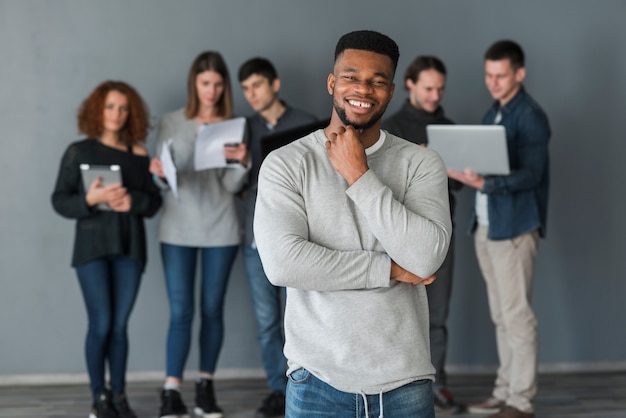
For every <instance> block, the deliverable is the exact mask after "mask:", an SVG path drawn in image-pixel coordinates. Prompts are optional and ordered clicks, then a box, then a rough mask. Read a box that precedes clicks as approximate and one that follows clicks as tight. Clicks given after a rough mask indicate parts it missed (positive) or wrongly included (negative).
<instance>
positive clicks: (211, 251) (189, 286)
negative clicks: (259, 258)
mask: <svg viewBox="0 0 626 418" xmlns="http://www.w3.org/2000/svg"><path fill="white" fill-rule="evenodd" d="M238 249H239V246H237V245H232V246H226V247H206V248H197V247H185V246H181V245H172V244H166V243H161V257H162V259H163V268H164V270H165V284H166V286H167V295H168V298H169V302H170V326H169V330H168V334H167V362H166V363H167V364H166V373H167V376H168V377H177V378H179V379H182V378H183V370H184V368H185V362H186V361H187V355H188V354H189V347H190V345H191V325H192V322H193V316H194V305H195V301H194V290H195V277H196V261H197V257H198V253H200V258H201V260H202V268H201V279H202V283H201V287H200V307H201V312H202V315H201V321H202V322H201V325H200V371H202V372H207V373H213V372H214V371H215V365H216V364H217V359H218V357H219V354H220V350H221V349H222V342H223V338H224V298H225V295H226V286H227V284H228V277H229V276H230V269H231V267H232V265H233V262H234V261H235V257H236V256H237V251H238Z"/></svg>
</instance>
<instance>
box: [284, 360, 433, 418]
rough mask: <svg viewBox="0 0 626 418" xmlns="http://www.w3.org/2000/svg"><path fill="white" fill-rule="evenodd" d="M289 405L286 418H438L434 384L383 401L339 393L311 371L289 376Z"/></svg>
mask: <svg viewBox="0 0 626 418" xmlns="http://www.w3.org/2000/svg"><path fill="white" fill-rule="evenodd" d="M355 379H358V371H355ZM366 402H367V403H366ZM286 403H287V405H286V412H285V418H317V417H354V418H368V417H382V416H386V417H392V418H435V409H434V404H433V390H432V382H431V381H430V380H418V381H415V382H412V383H409V384H407V385H404V386H401V387H399V388H397V389H394V390H391V391H389V392H385V393H383V394H382V398H381V396H380V395H379V394H377V395H365V397H364V396H363V395H362V394H360V393H347V392H342V391H339V390H337V389H335V388H333V387H332V386H330V385H328V384H326V383H324V382H322V381H321V380H319V379H318V378H316V377H315V376H313V375H312V374H311V373H310V372H309V371H308V370H306V369H298V370H296V371H294V372H293V373H291V375H289V382H288V383H287V399H286Z"/></svg>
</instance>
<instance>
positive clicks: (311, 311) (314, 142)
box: [254, 31, 452, 418]
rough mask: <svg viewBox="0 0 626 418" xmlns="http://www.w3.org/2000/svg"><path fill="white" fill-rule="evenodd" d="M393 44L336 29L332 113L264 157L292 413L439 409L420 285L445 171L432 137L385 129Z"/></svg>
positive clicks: (444, 226) (440, 216) (440, 230)
mask: <svg viewBox="0 0 626 418" xmlns="http://www.w3.org/2000/svg"><path fill="white" fill-rule="evenodd" d="M398 57H399V53H398V47H397V45H396V43H395V42H394V41H393V40H391V39H390V38H389V37H387V36H385V35H382V34H380V33H377V32H373V31H356V32H351V33H348V34H346V35H344V36H343V37H341V38H340V40H339V42H338V43H337V47H336V49H335V63H334V68H333V72H332V73H331V74H330V75H329V76H328V82H327V88H328V93H329V94H330V95H331V96H332V98H333V111H332V114H331V120H330V124H329V126H328V127H326V128H325V129H320V130H318V131H315V132H313V133H312V134H310V135H308V136H306V137H304V138H301V139H299V140H297V141H295V142H293V143H291V144H289V145H287V146H285V147H283V148H280V149H278V150H276V151H274V152H273V153H271V154H270V155H269V156H268V157H267V158H266V160H265V161H264V163H263V165H262V167H261V172H260V175H259V187H258V197H257V205H256V211H255V220H254V233H255V237H256V242H257V246H258V250H259V254H260V256H261V260H262V261H263V267H264V269H265V272H266V273H267V276H268V279H269V280H270V281H271V282H272V284H274V285H276V286H285V287H287V306H286V311H285V337H286V341H285V355H286V357H287V360H288V371H287V375H288V376H289V382H288V384H287V399H286V404H287V405H286V416H287V417H316V416H321V415H326V416H328V414H329V413H330V414H331V415H332V416H357V417H360V416H366V417H367V416H369V413H370V412H371V413H372V415H374V416H379V415H380V416H382V415H383V408H384V412H385V413H386V414H387V416H392V417H424V418H428V417H432V418H434V416H435V415H434V408H433V398H432V388H431V385H432V380H433V379H434V373H435V369H434V368H433V366H432V364H431V362H430V351H429V337H428V327H429V325H428V302H427V299H426V290H425V287H424V285H426V284H429V283H431V282H432V281H433V280H434V277H433V274H434V273H435V271H436V270H437V269H438V268H439V266H440V265H441V263H442V262H443V260H444V258H445V256H446V253H447V250H448V245H449V241H450V234H451V228H452V227H451V221H450V210H449V204H448V191H447V181H448V180H447V174H446V170H445V167H444V165H443V162H442V161H441V159H440V158H439V156H438V155H437V154H436V153H435V152H434V151H432V150H430V149H427V148H423V147H420V146H418V145H416V144H413V143H410V142H408V141H405V140H403V139H400V138H398V137H396V136H393V135H390V134H386V133H385V132H383V131H381V130H380V119H381V117H382V115H383V114H384V112H385V109H386V108H387V105H388V104H389V102H390V100H391V98H392V96H393V91H394V84H393V77H394V73H395V69H396V65H397V62H398Z"/></svg>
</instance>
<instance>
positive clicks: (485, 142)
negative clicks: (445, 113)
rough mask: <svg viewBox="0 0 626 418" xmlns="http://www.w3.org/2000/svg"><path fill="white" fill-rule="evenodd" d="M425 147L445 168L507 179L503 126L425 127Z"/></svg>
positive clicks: (507, 159)
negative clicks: (505, 176)
mask: <svg viewBox="0 0 626 418" xmlns="http://www.w3.org/2000/svg"><path fill="white" fill-rule="evenodd" d="M426 135H427V136H428V147H429V148H432V149H434V150H435V151H437V152H438V153H439V155H441V158H442V159H443V162H444V163H445V164H446V168H448V169H453V170H456V171H463V170H465V169H470V170H472V171H475V172H477V173H479V174H483V175H508V174H510V169H509V155H508V153H507V146H506V132H505V130H504V126H502V125H428V126H426Z"/></svg>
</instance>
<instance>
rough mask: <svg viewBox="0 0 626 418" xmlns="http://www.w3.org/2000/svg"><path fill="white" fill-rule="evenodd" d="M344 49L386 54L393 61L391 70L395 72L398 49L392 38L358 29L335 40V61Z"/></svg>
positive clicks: (398, 54) (398, 55)
mask: <svg viewBox="0 0 626 418" xmlns="http://www.w3.org/2000/svg"><path fill="white" fill-rule="evenodd" d="M346 49H359V50H362V51H370V52H375V53H377V54H382V55H386V56H388V57H389V58H391V61H392V62H393V72H394V73H395V72H396V67H397V66H398V58H399V57H400V51H399V50H398V45H397V44H396V43H395V41H394V40H393V39H391V38H390V37H388V36H387V35H383V34H382V33H379V32H375V31H373V30H358V31H354V32H350V33H346V34H345V35H343V36H342V37H341V38H339V41H338V42H337V46H336V47H335V61H337V58H338V57H339V55H341V54H342V53H343V51H345V50H346Z"/></svg>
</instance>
